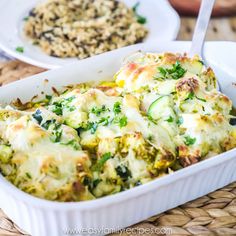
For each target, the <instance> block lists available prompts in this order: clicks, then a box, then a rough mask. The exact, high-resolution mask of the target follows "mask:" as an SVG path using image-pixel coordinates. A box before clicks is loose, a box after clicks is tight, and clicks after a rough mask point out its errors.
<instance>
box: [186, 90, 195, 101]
mask: <svg viewBox="0 0 236 236" xmlns="http://www.w3.org/2000/svg"><path fill="white" fill-rule="evenodd" d="M194 96H195V94H194V92H190V93H189V94H188V96H187V97H186V98H185V99H184V101H187V100H193V98H194Z"/></svg>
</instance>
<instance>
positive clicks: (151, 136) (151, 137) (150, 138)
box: [147, 134, 154, 142]
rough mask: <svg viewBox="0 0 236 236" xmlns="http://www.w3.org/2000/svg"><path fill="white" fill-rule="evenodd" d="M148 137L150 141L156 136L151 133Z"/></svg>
mask: <svg viewBox="0 0 236 236" xmlns="http://www.w3.org/2000/svg"><path fill="white" fill-rule="evenodd" d="M147 139H148V140H149V141H150V142H152V141H153V139H154V136H153V135H152V134H149V135H148V137H147Z"/></svg>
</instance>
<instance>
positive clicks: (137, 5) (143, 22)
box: [132, 2, 147, 24]
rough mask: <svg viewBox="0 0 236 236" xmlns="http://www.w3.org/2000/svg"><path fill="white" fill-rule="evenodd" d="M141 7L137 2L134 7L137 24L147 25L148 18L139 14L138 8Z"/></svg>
mask: <svg viewBox="0 0 236 236" xmlns="http://www.w3.org/2000/svg"><path fill="white" fill-rule="evenodd" d="M139 5H140V2H137V3H136V4H135V5H134V6H133V8H132V9H133V12H134V14H135V16H136V18H137V22H138V23H139V24H145V23H146V22H147V18H146V17H144V16H141V15H140V14H138V7H139Z"/></svg>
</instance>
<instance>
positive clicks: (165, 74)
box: [155, 61, 186, 80]
mask: <svg viewBox="0 0 236 236" xmlns="http://www.w3.org/2000/svg"><path fill="white" fill-rule="evenodd" d="M157 69H158V72H159V73H160V74H161V77H160V76H159V77H158V76H155V78H158V79H168V78H170V79H174V80H177V79H180V78H182V77H183V76H184V74H185V73H186V70H185V69H184V68H183V67H182V66H181V64H180V63H179V61H176V63H175V64H173V65H172V68H170V69H168V68H164V67H158V68H157Z"/></svg>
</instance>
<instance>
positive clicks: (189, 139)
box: [184, 136, 196, 146]
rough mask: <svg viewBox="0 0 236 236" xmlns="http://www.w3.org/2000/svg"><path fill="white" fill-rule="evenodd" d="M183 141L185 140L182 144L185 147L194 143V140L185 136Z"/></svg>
mask: <svg viewBox="0 0 236 236" xmlns="http://www.w3.org/2000/svg"><path fill="white" fill-rule="evenodd" d="M184 139H185V141H184V143H185V145H187V146H191V145H193V144H194V143H195V142H196V138H191V137H190V136H186V137H184Z"/></svg>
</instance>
